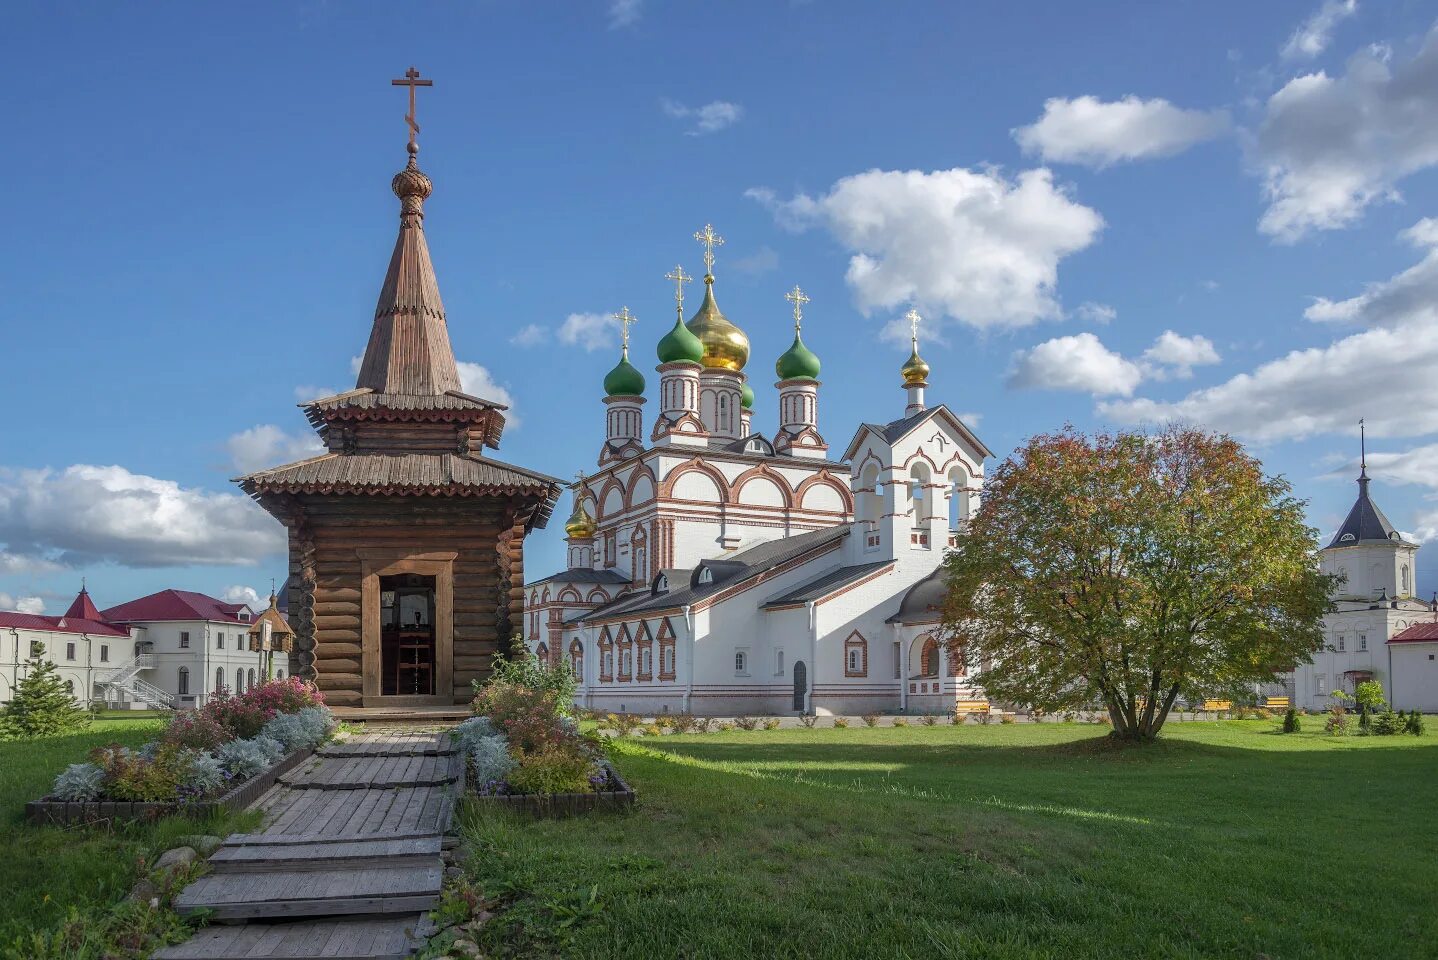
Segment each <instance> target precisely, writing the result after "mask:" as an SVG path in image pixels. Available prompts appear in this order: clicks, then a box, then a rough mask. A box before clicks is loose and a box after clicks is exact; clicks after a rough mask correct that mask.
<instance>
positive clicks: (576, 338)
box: [559, 313, 619, 353]
mask: <svg viewBox="0 0 1438 960" xmlns="http://www.w3.org/2000/svg"><path fill="white" fill-rule="evenodd" d="M618 329H619V324H618V323H617V322H615V320H614V318H613V317H611V316H610V315H609V314H607V313H571V314H570V315H569V316H567V317H565V318H564V322H563V323H561V324H560V325H559V342H560V343H562V344H564V345H565V346H569V347H582V348H583V349H584V350H585V351H586V352H588V353H593V352H594V351H595V350H603V349H604V348H605V347H609V346H613V345H614V344H615V343H617V342H618V339H619V338H618V335H617V333H616V331H617V330H618Z"/></svg>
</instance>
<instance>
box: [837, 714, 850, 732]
mask: <svg viewBox="0 0 1438 960" xmlns="http://www.w3.org/2000/svg"><path fill="white" fill-rule="evenodd" d="M848 725H849V718H848V717H835V718H834V726H836V727H838V728H839V729H840V730H842V729H843V728H845V727H847V726H848Z"/></svg>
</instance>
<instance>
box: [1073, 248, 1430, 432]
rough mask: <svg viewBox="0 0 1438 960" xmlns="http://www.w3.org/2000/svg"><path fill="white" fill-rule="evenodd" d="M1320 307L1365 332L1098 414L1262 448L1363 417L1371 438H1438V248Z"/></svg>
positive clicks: (1350, 427)
mask: <svg viewBox="0 0 1438 960" xmlns="http://www.w3.org/2000/svg"><path fill="white" fill-rule="evenodd" d="M1434 232H1435V231H1432V230H1430V229H1429V224H1428V222H1427V221H1424V222H1420V223H1419V224H1418V225H1417V226H1415V228H1413V229H1411V230H1408V231H1406V232H1405V236H1406V237H1407V238H1408V239H1409V240H1411V241H1413V242H1415V243H1420V244H1422V243H1431V242H1433V241H1434V240H1438V237H1435V236H1433V233H1434ZM1319 303H1320V304H1322V305H1323V306H1322V308H1321V309H1320V310H1319V311H1318V312H1319V314H1321V315H1322V316H1320V319H1321V318H1324V317H1327V316H1341V317H1342V318H1343V319H1345V320H1347V321H1349V322H1353V323H1359V324H1361V325H1363V326H1364V327H1365V328H1366V329H1363V330H1361V331H1359V332H1356V333H1352V334H1350V335H1348V336H1345V337H1343V338H1341V339H1338V340H1335V341H1333V342H1332V343H1330V344H1329V345H1327V346H1323V347H1311V348H1307V349H1302V350H1293V351H1291V352H1289V353H1288V354H1286V355H1284V356H1282V357H1279V358H1278V359H1275V360H1271V361H1268V362H1267V363H1264V364H1262V365H1260V366H1259V367H1257V368H1256V369H1255V370H1253V372H1251V373H1242V374H1239V375H1238V376H1235V377H1233V378H1231V379H1229V380H1227V381H1225V382H1224V383H1221V384H1218V385H1217V386H1213V387H1208V388H1206V389H1203V390H1196V391H1194V392H1193V393H1190V394H1189V395H1188V396H1186V397H1183V398H1182V399H1179V400H1175V401H1171V402H1163V401H1156V400H1151V399H1147V398H1136V399H1134V400H1127V401H1110V402H1107V403H1104V404H1101V405H1100V412H1101V413H1103V414H1104V415H1106V416H1109V417H1112V418H1113V419H1115V420H1118V421H1120V422H1125V423H1137V422H1151V423H1157V422H1165V421H1169V420H1182V421H1187V422H1191V423H1195V424H1199V425H1202V426H1205V427H1210V428H1214V429H1219V430H1224V431H1228V432H1231V433H1237V434H1241V435H1244V436H1247V437H1250V438H1252V439H1255V440H1261V441H1268V440H1282V439H1301V438H1304V437H1308V436H1312V435H1314V434H1320V433H1343V434H1352V433H1356V432H1357V425H1358V420H1359V418H1360V417H1362V418H1366V420H1367V423H1368V431H1369V433H1370V434H1371V435H1373V436H1389V437H1403V436H1421V435H1423V434H1427V433H1433V432H1435V431H1438V377H1434V376H1433V371H1434V369H1438V247H1435V246H1430V247H1429V248H1428V249H1427V251H1426V252H1425V256H1424V258H1423V259H1422V260H1421V261H1419V262H1418V263H1417V264H1416V265H1414V266H1413V267H1410V268H1409V269H1407V270H1405V271H1403V272H1402V273H1399V274H1398V275H1397V276H1394V277H1392V278H1390V279H1389V280H1386V281H1383V282H1382V283H1375V284H1370V285H1369V287H1368V288H1367V289H1366V290H1365V291H1364V292H1363V293H1361V294H1359V295H1358V296H1356V297H1354V298H1352V299H1351V300H1343V301H1337V302H1333V301H1327V300H1324V301H1320V302H1319ZM1315 306H1318V304H1315ZM1314 309H1315V308H1314V307H1309V310H1308V313H1309V314H1310V315H1312V314H1313V312H1314Z"/></svg>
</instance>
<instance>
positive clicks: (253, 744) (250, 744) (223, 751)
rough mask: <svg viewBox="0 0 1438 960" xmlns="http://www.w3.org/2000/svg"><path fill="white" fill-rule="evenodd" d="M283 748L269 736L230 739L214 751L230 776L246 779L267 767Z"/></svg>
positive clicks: (280, 753)
mask: <svg viewBox="0 0 1438 960" xmlns="http://www.w3.org/2000/svg"><path fill="white" fill-rule="evenodd" d="M283 752H284V748H283V747H281V746H280V745H279V742H278V741H277V740H274V739H273V738H271V737H253V738H251V739H248V740H232V741H231V742H229V743H227V744H225V745H224V746H222V747H220V749H218V750H216V751H215V756H217V757H218V758H219V759H220V762H221V763H222V764H224V766H225V769H226V770H227V771H229V774H230V776H231V777H233V778H234V779H236V780H248V779H250V777H253V776H255V775H256V774H258V773H260V772H261V771H264V770H267V769H269V767H270V766H271V765H272V764H273V763H274V762H275V761H276V760H278V759H279V758H280V756H282V755H283Z"/></svg>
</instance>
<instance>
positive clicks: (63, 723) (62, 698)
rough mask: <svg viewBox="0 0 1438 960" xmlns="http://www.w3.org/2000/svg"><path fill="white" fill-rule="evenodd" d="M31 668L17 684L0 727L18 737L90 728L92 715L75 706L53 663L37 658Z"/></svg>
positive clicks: (42, 735)
mask: <svg viewBox="0 0 1438 960" xmlns="http://www.w3.org/2000/svg"><path fill="white" fill-rule="evenodd" d="M28 667H29V669H27V670H26V672H25V676H24V678H22V679H21V680H20V682H19V683H17V684H16V685H15V697H14V699H13V700H11V701H10V702H9V703H8V704H7V705H6V706H5V712H4V713H3V714H0V726H3V727H5V728H7V729H8V730H9V732H10V733H12V734H13V735H14V736H16V737H44V736H51V735H53V734H57V733H69V732H71V731H74V730H82V729H84V728H85V727H87V726H89V724H90V714H89V713H88V712H86V711H85V710H83V709H81V708H80V706H79V705H78V704H76V703H75V698H74V697H73V696H71V694H70V693H69V691H67V690H66V689H65V681H64V680H61V679H60V674H59V673H58V672H57V671H56V669H55V665H54V664H53V663H51V662H50V661H49V660H41V659H39V658H38V657H37V658H36V659H34V660H31V661H30V662H29V664H28Z"/></svg>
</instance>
